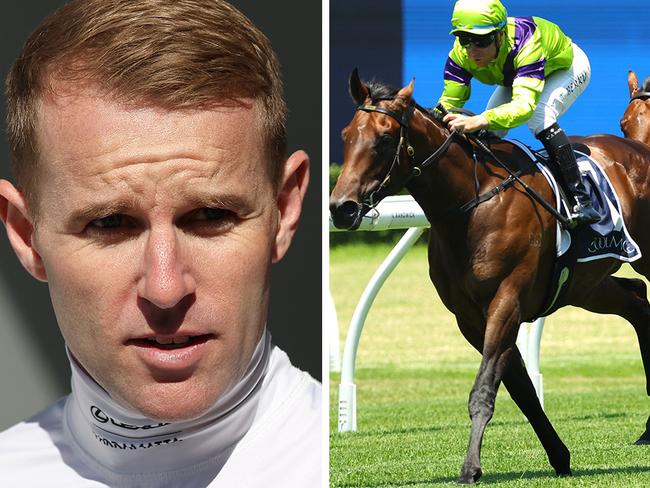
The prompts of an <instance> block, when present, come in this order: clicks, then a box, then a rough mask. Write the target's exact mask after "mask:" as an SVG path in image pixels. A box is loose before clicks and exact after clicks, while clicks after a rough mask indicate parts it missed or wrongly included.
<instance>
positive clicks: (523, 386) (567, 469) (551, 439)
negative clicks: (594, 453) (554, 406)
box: [503, 347, 571, 476]
mask: <svg viewBox="0 0 650 488" xmlns="http://www.w3.org/2000/svg"><path fill="white" fill-rule="evenodd" d="M503 384H504V385H505V387H506V388H507V389H508V393H510V397H511V398H512V399H513V400H514V402H515V403H516V404H517V406H518V407H519V409H520V410H521V411H522V413H523V414H524V415H525V416H526V418H527V419H528V421H529V422H530V425H531V426H532V428H533V430H535V434H537V437H538V438H539V440H540V442H541V443H542V446H543V447H544V450H545V451H546V455H547V456H548V460H549V462H550V463H551V466H553V468H554V469H555V473H556V474H557V475H558V476H568V475H571V466H570V459H571V454H570V453H569V450H568V449H567V447H566V446H565V445H564V443H563V442H562V440H561V439H560V436H558V435H557V432H555V429H554V428H553V426H552V425H551V422H550V420H549V419H548V417H547V416H546V414H545V413H544V410H543V409H542V406H541V405H540V403H539V399H538V398H537V394H536V392H535V387H534V386H533V383H532V381H530V377H529V376H528V373H527V371H526V368H525V366H524V363H523V360H522V359H521V355H520V354H519V349H517V347H515V348H514V350H513V352H512V357H511V358H510V364H509V365H508V369H506V372H505V374H504V375H503Z"/></svg>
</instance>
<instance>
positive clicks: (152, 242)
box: [138, 229, 196, 309]
mask: <svg viewBox="0 0 650 488" xmlns="http://www.w3.org/2000/svg"><path fill="white" fill-rule="evenodd" d="M143 265H144V269H143V271H142V274H141V277H140V282H139V283H138V295H139V296H140V297H141V298H144V299H145V300H147V301H149V302H150V303H152V304H153V305H155V306H156V307H158V308H160V309H171V308H173V307H174V306H176V305H177V304H178V303H179V302H180V301H181V300H183V298H185V297H186V296H188V295H190V294H192V293H194V292H195V289H196V283H195V282H194V279H193V277H192V275H191V273H190V272H189V269H188V268H187V265H186V263H185V260H184V258H183V256H182V252H181V250H180V249H179V245H178V238H177V235H176V233H175V232H174V231H173V230H172V229H170V230H152V231H151V233H150V235H149V238H148V240H147V243H146V249H145V254H144V262H143Z"/></svg>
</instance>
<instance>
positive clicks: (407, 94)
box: [397, 78, 415, 100]
mask: <svg viewBox="0 0 650 488" xmlns="http://www.w3.org/2000/svg"><path fill="white" fill-rule="evenodd" d="M413 86H415V78H413V79H412V80H411V83H409V84H408V85H406V86H405V87H404V88H402V89H401V90H400V91H398V92H397V96H398V97H400V98H404V99H406V100H410V99H411V97H412V96H413Z"/></svg>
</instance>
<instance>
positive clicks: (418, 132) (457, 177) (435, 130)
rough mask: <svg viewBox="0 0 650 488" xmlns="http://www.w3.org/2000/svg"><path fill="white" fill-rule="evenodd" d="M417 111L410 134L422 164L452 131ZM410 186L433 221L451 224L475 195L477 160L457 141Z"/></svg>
mask: <svg viewBox="0 0 650 488" xmlns="http://www.w3.org/2000/svg"><path fill="white" fill-rule="evenodd" d="M416 114H417V115H415V114H414V115H415V116H414V118H413V123H412V125H411V132H410V133H409V137H410V139H411V145H412V146H413V148H414V150H415V161H416V164H417V165H419V164H421V163H422V161H424V160H425V159H426V158H427V157H429V156H430V155H431V154H432V153H433V152H434V151H435V150H436V149H437V148H438V147H440V145H442V144H443V143H444V141H445V139H446V138H447V136H448V132H447V131H446V130H443V129H441V128H440V127H439V126H438V125H436V123H434V122H433V121H432V120H431V119H429V118H428V117H425V116H424V115H423V114H421V113H420V112H416ZM407 189H408V190H409V192H410V193H411V195H412V196H413V198H414V199H415V200H416V201H417V202H418V204H419V205H420V206H421V207H422V209H423V210H424V212H425V214H426V215H427V217H428V218H429V221H430V222H431V224H432V225H435V224H436V223H438V222H440V223H443V222H444V225H447V221H448V220H449V218H454V217H461V216H462V215H461V214H460V213H459V209H460V207H461V206H462V205H463V204H464V203H466V202H468V201H469V200H471V199H472V198H473V197H474V196H475V188H474V161H473V159H472V157H471V156H470V155H468V153H467V152H466V151H465V150H464V149H463V148H462V147H461V146H460V144H458V142H457V141H454V142H452V144H451V145H450V146H449V148H448V149H447V151H446V152H445V154H444V155H443V156H442V157H441V158H440V159H439V160H438V161H435V162H433V163H432V164H431V165H430V166H428V167H427V168H425V169H424V170H423V171H422V174H421V175H420V176H418V177H416V178H414V179H412V180H411V182H410V183H409V184H408V185H407Z"/></svg>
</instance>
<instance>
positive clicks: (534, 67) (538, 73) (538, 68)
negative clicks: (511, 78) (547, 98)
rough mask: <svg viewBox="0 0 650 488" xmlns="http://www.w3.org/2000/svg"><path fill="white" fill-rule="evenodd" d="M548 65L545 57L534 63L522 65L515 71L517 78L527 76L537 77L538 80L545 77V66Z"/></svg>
mask: <svg viewBox="0 0 650 488" xmlns="http://www.w3.org/2000/svg"><path fill="white" fill-rule="evenodd" d="M545 65H546V60H545V59H540V60H539V61H535V62H534V63H530V64H527V65H526V66H521V67H519V68H517V71H515V78H519V77H522V76H525V77H526V78H537V79H538V80H543V79H544V66H545Z"/></svg>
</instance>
